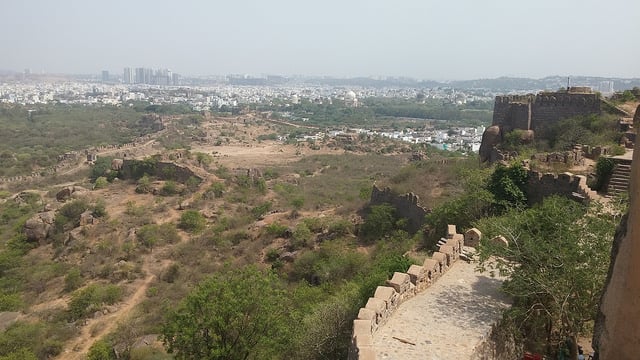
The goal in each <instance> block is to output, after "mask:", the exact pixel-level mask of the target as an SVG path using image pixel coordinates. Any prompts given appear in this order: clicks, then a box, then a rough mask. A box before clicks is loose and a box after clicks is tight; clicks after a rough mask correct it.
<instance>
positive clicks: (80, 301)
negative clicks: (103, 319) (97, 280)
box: [67, 284, 122, 321]
mask: <svg viewBox="0 0 640 360" xmlns="http://www.w3.org/2000/svg"><path fill="white" fill-rule="evenodd" d="M121 298H122V289H121V288H120V287H119V286H117V285H111V284H109V285H100V284H92V285H89V286H87V287H85V288H83V289H80V290H77V291H76V292H74V293H73V294H72V295H71V301H69V307H68V310H67V314H68V317H69V320H71V321H75V320H79V319H82V318H85V317H87V316H90V315H91V314H92V313H93V312H95V311H98V310H100V309H101V308H102V307H103V306H104V305H113V304H115V303H116V302H118V301H120V299H121Z"/></svg>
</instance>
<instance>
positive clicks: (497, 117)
mask: <svg viewBox="0 0 640 360" xmlns="http://www.w3.org/2000/svg"><path fill="white" fill-rule="evenodd" d="M600 111H601V99H600V96H599V95H598V94H596V93H593V92H592V91H591V89H590V88H585V87H571V88H569V90H568V91H557V92H541V93H539V94H537V95H533V94H529V95H506V96H496V100H495V104H494V107H493V122H492V124H491V125H492V126H490V127H489V128H487V130H485V134H483V137H482V144H481V146H480V160H481V161H482V162H484V161H487V160H489V155H490V152H491V149H492V148H493V147H494V146H495V145H497V144H498V143H499V142H500V141H501V139H502V138H503V137H504V135H505V134H507V133H509V132H511V131H513V130H516V129H517V130H523V131H525V132H526V137H527V139H529V140H532V139H533V136H534V134H536V136H538V135H540V134H544V131H545V130H546V129H548V128H549V127H550V126H552V125H553V124H554V123H555V122H557V121H558V120H560V119H566V118H570V117H574V116H582V115H592V114H599V113H600Z"/></svg>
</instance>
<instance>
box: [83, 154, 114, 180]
mask: <svg viewBox="0 0 640 360" xmlns="http://www.w3.org/2000/svg"><path fill="white" fill-rule="evenodd" d="M111 161H113V158H112V157H98V159H97V160H96V162H95V163H94V165H93V167H91V174H90V175H89V178H91V180H92V181H96V179H98V178H99V177H101V176H107V174H108V173H109V172H110V171H111Z"/></svg>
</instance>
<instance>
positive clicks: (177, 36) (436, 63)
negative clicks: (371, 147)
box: [0, 0, 640, 80]
mask: <svg viewBox="0 0 640 360" xmlns="http://www.w3.org/2000/svg"><path fill="white" fill-rule="evenodd" d="M621 9H623V10H624V11H621ZM638 13H640V3H639V2H629V1H623V0H612V1H609V2H607V3H606V4H605V3H602V2H596V1H592V0H588V1H577V0H570V1H562V2H559V1H551V0H542V1H535V2H514V1H506V0H499V1H491V2H478V1H471V0H461V1H456V2H446V3H445V2H436V1H418V0H406V1H393V2H391V1H380V0H373V1H349V2H344V1H337V0H327V1H323V2H312V3H311V2H304V3H302V2H299V1H292V0H276V1H257V0H243V1H234V2H205V1H180V2H174V1H136V2H131V1H122V0H116V1H109V2H107V3H94V2H87V1H74V0H64V1H56V2H50V1H44V0H26V1H20V2H7V3H5V4H3V15H4V16H3V21H2V22H0V47H1V48H2V49H3V51H2V52H3V56H2V59H1V60H0V69H1V70H12V71H22V70H23V69H27V68H28V69H31V70H32V71H33V72H35V73H39V72H46V73H66V74H81V73H84V74H89V73H98V72H100V71H101V70H109V71H112V72H114V73H121V71H122V68H124V67H129V66H130V67H138V66H145V67H153V68H156V67H157V68H170V69H172V70H173V71H174V72H178V73H182V74H187V75H208V74H229V73H238V74H282V75H293V74H304V75H327V76H335V77H356V76H408V77H414V78H419V79H435V80H447V79H451V80H453V79H472V78H491V77H499V76H521V77H532V78H540V77H544V76H548V75H589V76H606V77H627V78H629V77H640V68H639V67H638V66H637V64H635V61H634V60H635V59H637V58H639V57H640V49H638V48H637V47H636V46H634V45H635V43H636V41H637V39H635V38H636V37H637V34H639V33H640V25H639V23H638V22H637V19H636V18H635V17H636V16H637V14H638Z"/></svg>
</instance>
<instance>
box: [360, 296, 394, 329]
mask: <svg viewBox="0 0 640 360" xmlns="http://www.w3.org/2000/svg"><path fill="white" fill-rule="evenodd" d="M364 307H365V308H367V309H369V310H372V311H374V312H375V313H376V323H377V324H378V325H379V324H381V323H383V322H384V320H385V319H386V318H387V315H388V311H387V303H386V302H385V301H384V300H383V299H377V298H372V297H371V298H369V300H368V301H367V304H366V305H365V306H364Z"/></svg>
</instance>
